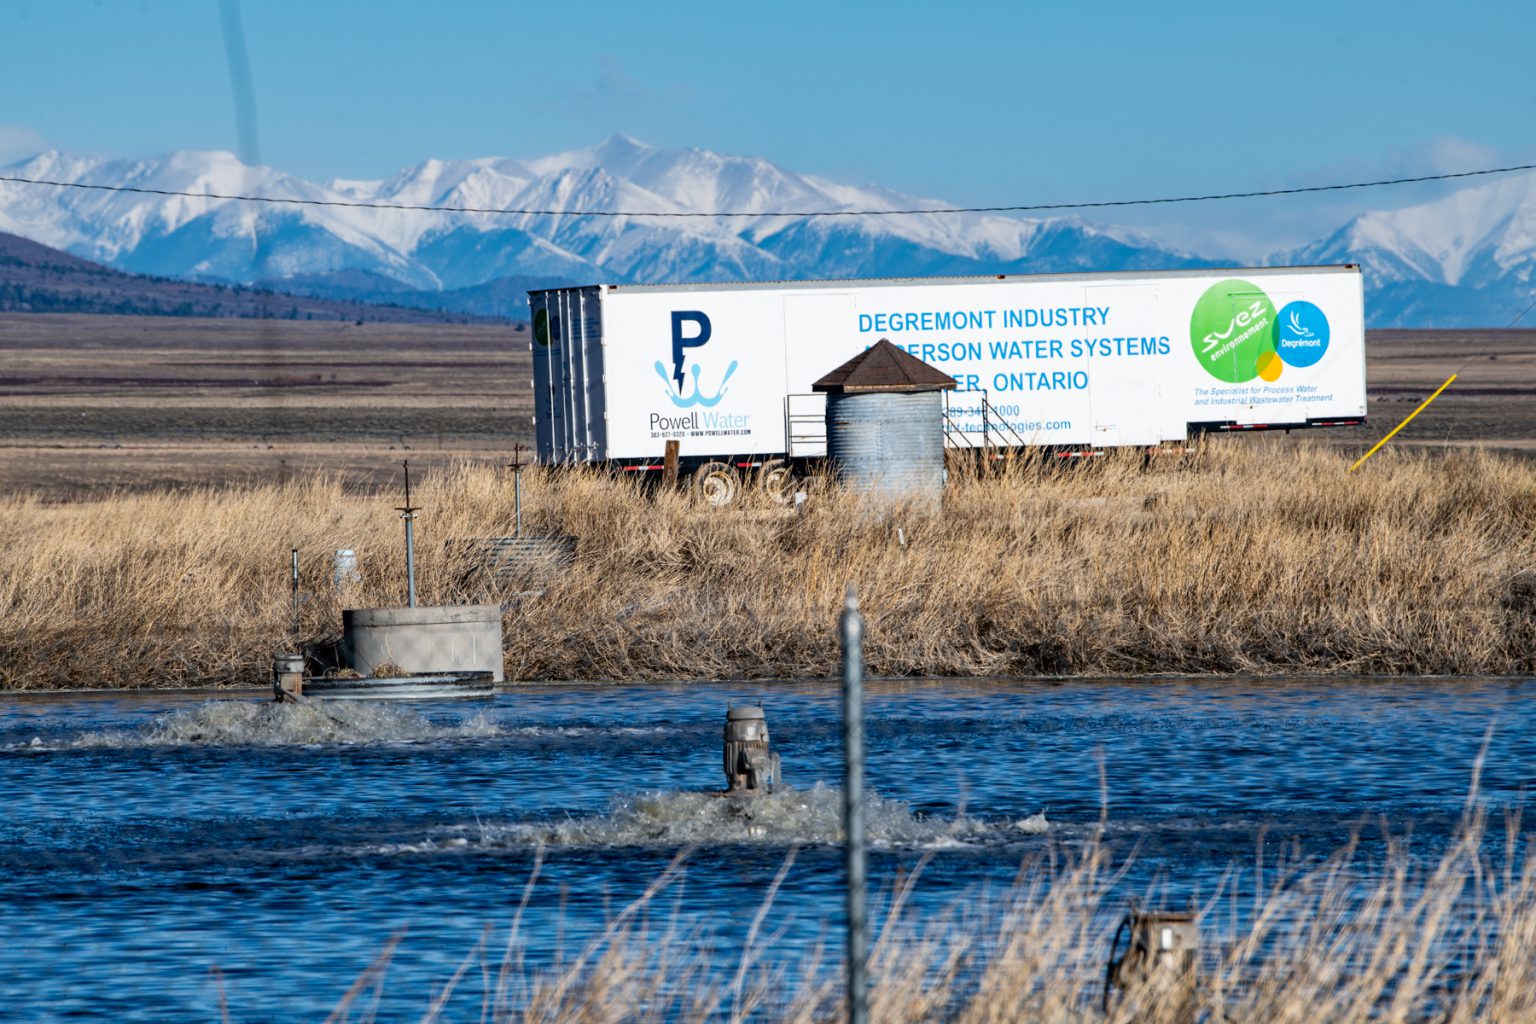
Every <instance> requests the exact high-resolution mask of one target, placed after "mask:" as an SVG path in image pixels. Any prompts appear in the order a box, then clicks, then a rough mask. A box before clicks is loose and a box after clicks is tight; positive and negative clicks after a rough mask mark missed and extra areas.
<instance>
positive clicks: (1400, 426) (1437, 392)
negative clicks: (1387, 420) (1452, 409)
mask: <svg viewBox="0 0 1536 1024" xmlns="http://www.w3.org/2000/svg"><path fill="white" fill-rule="evenodd" d="M1455 379H1456V375H1455V374H1454V373H1453V374H1451V375H1450V376H1449V377H1447V378H1445V383H1444V384H1441V385H1440V386H1439V387H1438V388H1436V389H1435V393H1434V394H1432V395H1430V396H1429V397H1428V398H1426V399H1424V401H1422V402H1420V403H1419V407H1418V408H1417V409H1415V410H1413V412H1411V413H1409V414H1408V418H1407V419H1405V420H1403V422H1401V423H1399V424H1398V425H1397V426H1395V427H1393V428H1392V433H1390V434H1388V435H1387V436H1386V437H1384V438H1382V439H1381V440H1380V441H1377V442H1376V447H1375V448H1372V449H1371V450H1370V451H1368V452H1366V453H1365V454H1364V455H1362V456H1360V458H1358V459H1356V460H1355V464H1354V465H1353V466H1350V467H1349V471H1350V472H1351V473H1353V472H1354V471H1355V470H1357V469H1359V468H1360V466H1361V464H1362V463H1364V462H1365V460H1366V459H1368V458H1370V457H1371V456H1372V455H1375V454H1376V452H1377V451H1378V450H1379V449H1380V448H1381V446H1382V445H1384V444H1386V443H1387V442H1388V441H1390V440H1392V438H1393V437H1395V436H1397V432H1398V431H1399V430H1402V429H1403V428H1404V427H1406V426H1407V425H1408V424H1409V423H1410V422H1412V421H1413V418H1414V417H1415V416H1417V415H1418V414H1419V413H1421V412H1423V411H1424V407H1425V406H1427V405H1429V403H1430V402H1433V401H1434V400H1435V399H1437V398H1439V397H1440V392H1442V391H1444V390H1445V389H1446V388H1448V387H1450V386H1451V381H1453V380H1455Z"/></svg>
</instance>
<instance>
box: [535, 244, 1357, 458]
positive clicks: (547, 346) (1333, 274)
mask: <svg viewBox="0 0 1536 1024" xmlns="http://www.w3.org/2000/svg"><path fill="white" fill-rule="evenodd" d="M528 298H529V305H530V307H531V311H532V317H533V341H532V343H531V345H532V349H533V389H534V424H535V428H536V429H535V432H536V435H537V443H538V457H539V460H540V461H541V462H544V463H562V462H602V463H612V464H615V465H616V466H618V467H619V468H620V469H623V470H625V471H630V472H646V471H657V470H660V469H661V468H662V458H663V453H664V451H665V449H666V445H667V442H668V441H669V440H673V439H675V440H677V441H678V442H679V454H680V465H681V467H682V470H683V471H684V472H689V471H694V470H699V469H701V468H704V467H707V472H709V473H715V474H722V473H724V474H732V473H734V472H736V471H739V470H742V469H747V468H752V467H762V466H764V465H765V464H769V463H775V462H776V461H777V460H783V463H784V464H785V465H792V464H795V463H800V462H803V461H805V460H809V459H816V458H819V457H822V456H824V455H825V453H826V434H825V429H824V426H823V414H824V402H825V396H823V395H820V394H815V393H813V392H812V390H811V384H812V383H813V382H814V381H816V380H817V379H818V378H820V377H822V376H823V375H825V374H826V373H827V372H828V371H830V370H832V369H834V368H836V367H837V366H839V365H841V364H842V363H844V362H845V361H847V360H848V359H850V358H851V357H853V356H854V355H856V354H858V353H859V352H861V351H863V350H864V349H866V348H868V347H869V346H871V345H873V344H874V343H875V342H877V341H879V340H880V339H882V338H885V339H889V340H890V341H891V342H892V343H894V344H896V345H899V346H901V347H902V348H904V349H905V350H906V351H908V352H910V353H911V354H913V355H915V356H917V357H918V358H920V359H922V360H923V361H924V362H927V363H929V364H931V365H933V366H935V367H937V368H938V369H941V370H943V371H944V372H945V373H947V374H949V375H950V376H952V377H953V378H955V380H956V381H957V382H958V385H959V387H958V388H957V389H956V390H955V391H953V392H949V393H948V395H947V406H946V434H947V437H946V443H947V444H948V445H950V446H952V447H976V448H981V447H989V448H1004V447H1025V446H1040V447H1042V448H1046V449H1051V450H1056V451H1086V450H1092V449H1097V448H1105V447H1118V446H1126V445H1142V446H1153V445H1160V444H1162V443H1164V442H1169V441H1175V442H1176V441H1183V440H1185V439H1186V438H1188V436H1189V435H1190V434H1191V433H1192V432H1199V431H1222V430H1266V429H1286V430H1290V429H1294V428H1299V427H1319V426H1335V425H1345V424H1354V423H1360V422H1363V421H1364V419H1365V414H1366V397H1365V343H1364V333H1365V332H1364V308H1363V307H1364V302H1363V295H1362V287H1361V276H1360V270H1359V268H1358V267H1357V266H1353V265H1348V266H1329V267H1266V268H1249V269H1234V270H1176V271H1160V272H1159V271H1136V272H1126V273H1102V274H1052V275H1030V276H1011V275H1001V274H1000V275H997V276H995V277H964V278H900V279H890V280H867V281H815V282H806V283H784V282H776V283H763V284H755V283H753V284H723V285H592V286H588V287H579V288H557V289H549V290H544V291H535V292H530V293H529V296H528ZM772 468H774V467H770V469H772ZM779 472H780V473H782V472H783V470H782V469H781V470H779Z"/></svg>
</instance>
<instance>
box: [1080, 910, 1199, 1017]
mask: <svg viewBox="0 0 1536 1024" xmlns="http://www.w3.org/2000/svg"><path fill="white" fill-rule="evenodd" d="M1123 935H1129V936H1130V945H1129V946H1128V947H1127V949H1126V951H1125V955H1124V956H1120V957H1116V955H1115V954H1116V953H1117V952H1118V951H1119V946H1120V938H1121V936H1123ZM1199 958H1200V928H1199V923H1198V922H1197V920H1196V918H1195V915H1194V914H1193V913H1173V912H1168V911H1156V910H1141V909H1140V908H1138V907H1135V906H1132V908H1131V910H1130V912H1129V913H1127V914H1126V915H1125V917H1124V918H1123V919H1122V920H1121V922H1120V927H1119V928H1117V929H1115V937H1114V939H1113V940H1112V941H1111V942H1110V950H1109V964H1108V967H1107V969H1106V970H1105V972H1104V998H1103V1006H1102V1008H1103V1010H1104V1011H1105V1012H1106V1013H1107V1012H1109V1004H1110V993H1111V989H1118V990H1119V994H1120V997H1121V998H1122V999H1134V1000H1136V1002H1137V1003H1138V1004H1139V1006H1140V1008H1141V1009H1142V1010H1143V1012H1154V1011H1155V1012H1156V1013H1157V1014H1158V1016H1159V1019H1164V1020H1168V1021H1171V1022H1174V1024H1191V1022H1193V1021H1194V1019H1195V1010H1196V989H1197V986H1198V984H1199V972H1200V959H1199Z"/></svg>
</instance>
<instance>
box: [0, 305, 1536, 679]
mask: <svg viewBox="0 0 1536 1024" xmlns="http://www.w3.org/2000/svg"><path fill="white" fill-rule="evenodd" d="M526 337H527V335H526V332H525V331H520V330H518V329H517V328H516V327H515V326H514V327H484V326H449V325H438V326H419V325H387V324H380V325H371V324H362V325H358V324H356V323H320V322H314V323H298V324H292V323H281V324H278V323H272V322H264V321H197V320H161V319H154V318H132V317H69V316H30V317H27V316H17V317H7V318H5V319H4V320H3V321H0V353H3V356H4V360H5V362H4V370H3V371H0V516H3V517H4V520H5V522H6V523H7V528H8V530H9V531H10V535H11V537H10V543H8V544H7V545H5V546H3V548H0V608H4V609H6V614H5V616H4V619H3V621H0V686H6V687H11V688H15V687H28V688H56V687H75V686H93V685H110V686H123V685H154V684H158V685H169V684H213V685H226V684H240V683H253V682H257V681H259V680H261V679H263V678H265V675H266V672H267V667H268V665H269V658H270V656H271V654H272V653H273V651H275V650H276V649H277V648H279V647H280V646H283V645H284V644H286V643H290V642H292V638H291V637H290V635H289V634H290V632H291V630H292V625H291V621H290V620H291V613H290V610H289V602H288V594H287V567H288V552H289V549H290V548H291V547H297V548H299V549H300V552H301V556H302V560H303V565H304V572H305V580H304V589H305V592H306V603H305V604H304V606H303V608H302V613H301V621H300V624H299V636H298V639H299V640H301V641H303V642H306V643H324V642H325V641H327V640H328V639H331V638H334V635H335V633H336V632H337V631H338V629H339V623H340V610H341V608H342V607H343V606H344V605H345V606H367V605H380V604H384V605H387V604H395V603H401V602H402V599H403V567H402V565H401V561H402V559H401V557H400V549H401V547H402V544H401V538H400V523H399V520H398V518H397V516H396V514H395V513H394V511H393V506H394V505H396V504H399V501H398V498H399V495H398V490H397V489H398V486H399V481H400V467H399V462H400V460H401V459H402V458H410V459H411V462H412V470H413V473H414V475H415V477H416V479H417V480H418V481H419V482H420V484H421V489H420V490H419V492H418V503H419V504H421V505H422V506H423V507H424V512H423V514H422V518H421V520H420V523H419V537H420V552H421V577H422V600H423V601H425V602H439V601H441V602H454V601H468V600H473V601H480V600H493V601H498V602H501V603H503V604H505V605H506V606H507V614H506V622H505V626H506V638H507V639H506V658H507V672H508V676H509V678H513V679H547V678H587V679H634V678H663V677H670V678H677V677H682V678H692V677H712V678H713V677H754V678H773V677H803V676H819V675H825V674H828V673H829V672H831V671H832V668H833V665H834V663H835V655H836V652H835V645H834V641H833V636H832V630H831V624H832V622H833V621H834V619H835V617H836V612H837V607H838V603H839V602H840V600H841V597H842V593H843V589H844V587H845V586H846V585H847V584H849V583H855V584H857V585H858V586H859V588H860V591H861V593H862V595H863V597H864V602H865V606H866V608H867V609H868V611H869V614H870V621H871V638H870V645H869V650H870V669H871V671H873V672H876V673H881V674H890V675H925V674H936V675H990V674H1041V673H1043V674H1099V673H1113V674H1120V673H1146V672H1260V673H1281V672H1293V671H1307V672H1327V673H1375V672H1383V673H1420V672H1446V673H1464V672H1479V673H1481V672H1487V673H1506V672H1523V671H1530V670H1531V669H1532V668H1533V667H1536V663H1533V659H1536V644H1533V640H1536V633H1533V626H1532V615H1533V614H1536V577H1533V576H1532V575H1531V573H1532V572H1533V571H1536V532H1533V529H1532V527H1533V526H1536V462H1531V461H1528V460H1527V459H1526V458H1525V457H1524V456H1525V455H1527V454H1528V453H1529V452H1530V451H1532V450H1536V402H1532V401H1531V396H1532V394H1533V392H1536V332H1532V331H1525V332H1482V333H1461V334H1451V333H1433V334H1431V333H1412V332H1409V333H1402V332H1399V333H1385V334H1381V335H1377V336H1373V338H1372V340H1371V343H1370V346H1369V351H1370V353H1371V365H1370V381H1371V412H1372V422H1371V424H1370V425H1369V426H1367V427H1364V428H1352V429H1350V430H1330V431H1310V432H1299V433H1297V434H1294V435H1289V436H1287V435H1283V434H1273V435H1271V434H1266V435H1252V436H1234V437H1217V438H1210V439H1208V440H1207V441H1206V442H1205V443H1204V444H1203V445H1202V447H1201V449H1200V453H1199V455H1198V456H1197V457H1196V458H1193V459H1191V460H1188V461H1186V462H1182V463H1177V464H1172V463H1169V462H1166V461H1164V462H1163V463H1162V464H1160V465H1159V466H1157V467H1156V468H1155V469H1153V470H1150V471H1148V470H1144V469H1143V468H1142V466H1141V462H1140V460H1139V459H1137V458H1135V457H1132V456H1129V455H1126V456H1111V457H1109V458H1105V459H1101V460H1096V461H1095V463H1094V464H1093V465H1091V466H1086V467H1082V468H1080V469H1079V470H1077V471H1072V472H1060V471H1044V470H1042V469H1041V468H1040V467H1038V466H1036V465H1034V464H1033V463H1030V462H1028V461H1027V460H1025V461H1020V462H1018V463H1016V464H1012V465H1010V466H1009V467H1007V468H1006V471H1004V472H1002V473H1001V474H991V475H985V476H978V475H976V474H975V473H974V472H972V471H969V470H968V469H967V468H966V467H965V466H962V465H958V464H957V466H956V467H955V473H954V475H953V485H952V486H951V487H950V489H949V492H948V494H947V495H946V498H945V502H944V506H943V509H942V511H941V512H939V513H937V514H930V513H926V512H923V511H922V510H917V509H908V510H896V511H895V512H892V513H889V514H873V513H866V512H865V511H862V510H860V509H859V508H858V506H857V502H856V501H855V500H854V499H853V498H851V497H849V496H847V495H841V494H838V493H836V492H835V491H834V490H833V489H831V488H821V489H819V490H813V493H812V497H811V500H810V502H809V503H808V505H807V506H806V508H805V510H804V512H803V513H802V514H798V515H797V514H793V513H788V512H786V511H785V510H783V509H781V508H779V507H777V506H775V505H772V504H771V503H769V502H767V501H766V500H762V499H759V500H755V501H749V502H747V503H746V504H745V505H743V506H742V507H740V508H735V509H732V510H730V511H727V512H723V513H711V512H707V511H705V510H703V509H700V508H697V507H695V506H694V505H693V504H692V503H691V502H690V501H689V499H688V498H687V497H686V496H685V495H681V494H674V493H661V494H647V493H644V492H642V491H640V490H638V489H636V487H634V486H633V485H632V484H631V483H630V482H629V481H625V480H618V479H613V478H610V477H608V476H605V475H603V474H602V473H574V472H562V473H543V472H534V473H530V474H529V475H528V476H527V478H526V481H525V482H526V502H525V504H526V512H527V526H528V528H529V529H530V530H532V531H534V532H541V533H558V534H569V535H573V536H575V537H576V538H577V540H578V545H579V547H578V555H577V561H576V564H575V566H574V567H573V568H572V569H571V570H570V571H569V572H566V573H564V574H562V575H560V576H559V577H558V578H557V579H553V580H538V579H511V580H501V581H494V580H491V579H489V578H488V577H487V576H486V575H485V573H484V572H482V571H479V570H478V569H477V568H476V566H475V565H474V564H473V562H472V561H465V560H464V559H463V558H462V557H461V556H458V555H454V554H453V552H456V551H459V550H460V546H458V545H456V544H455V542H456V541H460V540H463V539H467V538H475V537H486V536H494V535H503V534H509V533H511V532H512V529H513V527H512V496H511V486H510V477H509V476H508V474H507V473H506V472H505V471H504V469H502V468H501V467H503V466H504V464H505V462H506V461H507V459H508V457H509V456H510V454H511V448H512V445H513V444H514V443H519V442H522V443H526V442H528V441H529V440H531V438H530V426H529V413H530V400H529V387H528V380H529V355H528V350H527V343H526V340H525V339H526ZM1458 369H1459V370H1460V372H1461V377H1460V380H1459V382H1458V384H1457V385H1456V386H1454V387H1453V388H1452V390H1451V391H1449V392H1447V393H1446V394H1445V395H1444V396H1442V397H1441V399H1440V400H1438V401H1437V402H1436V403H1435V404H1434V405H1433V406H1431V407H1430V409H1429V410H1428V411H1426V412H1425V413H1424V414H1423V415H1422V416H1420V417H1419V419H1417V420H1416V421H1415V422H1414V424H1413V425H1412V426H1411V427H1410V428H1409V430H1408V431H1405V432H1404V434H1403V435H1401V436H1400V440H1399V441H1396V442H1394V443H1393V446H1392V447H1391V448H1390V449H1388V450H1387V451H1386V452H1384V453H1382V454H1380V455H1378V456H1377V457H1376V458H1375V459H1373V460H1372V462H1371V463H1369V464H1368V465H1367V467H1366V468H1365V469H1364V470H1362V471H1361V472H1359V473H1356V474H1353V475H1349V474H1347V473H1346V472H1345V470H1346V468H1347V466H1348V464H1349V462H1350V461H1352V459H1353V457H1354V456H1355V455H1356V454H1357V453H1358V452H1360V451H1362V450H1363V449H1364V448H1365V447H1366V446H1367V445H1368V444H1369V443H1370V442H1372V441H1374V440H1375V439H1376V438H1377V437H1379V436H1380V435H1381V434H1382V433H1384V432H1385V431H1386V430H1387V429H1389V428H1390V426H1391V425H1393V424H1395V423H1396V422H1397V420H1398V419H1399V418H1400V417H1401V416H1403V415H1406V414H1407V412H1408V411H1410V410H1411V409H1412V408H1413V405H1412V404H1411V403H1415V402H1417V401H1418V400H1420V399H1421V398H1422V397H1423V396H1424V395H1427V394H1428V393H1429V391H1430V390H1432V389H1433V388H1434V387H1435V386H1437V385H1438V384H1439V383H1440V382H1441V381H1442V380H1444V378H1445V376H1446V375H1448V374H1449V373H1450V372H1451V371H1453V370H1458ZM902 538H905V541H904V542H903V540H902ZM337 548H353V549H355V550H357V551H358V552H359V555H360V557H361V559H362V565H363V573H364V582H363V583H362V584H361V585H360V586H359V587H356V588H352V589H350V590H348V591H346V592H337V591H336V590H335V589H334V588H333V587H331V586H330V585H329V583H328V575H329V571H330V570H329V561H328V559H329V556H330V554H331V553H332V552H333V551H334V550H335V549H337Z"/></svg>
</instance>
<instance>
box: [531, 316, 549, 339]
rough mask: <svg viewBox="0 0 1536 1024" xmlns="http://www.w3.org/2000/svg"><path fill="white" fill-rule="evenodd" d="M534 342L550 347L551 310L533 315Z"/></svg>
mask: <svg viewBox="0 0 1536 1024" xmlns="http://www.w3.org/2000/svg"><path fill="white" fill-rule="evenodd" d="M533 340H534V341H536V342H538V343H539V344H540V345H542V346H544V347H545V348H548V347H549V310H547V309H538V310H536V311H534V314H533Z"/></svg>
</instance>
